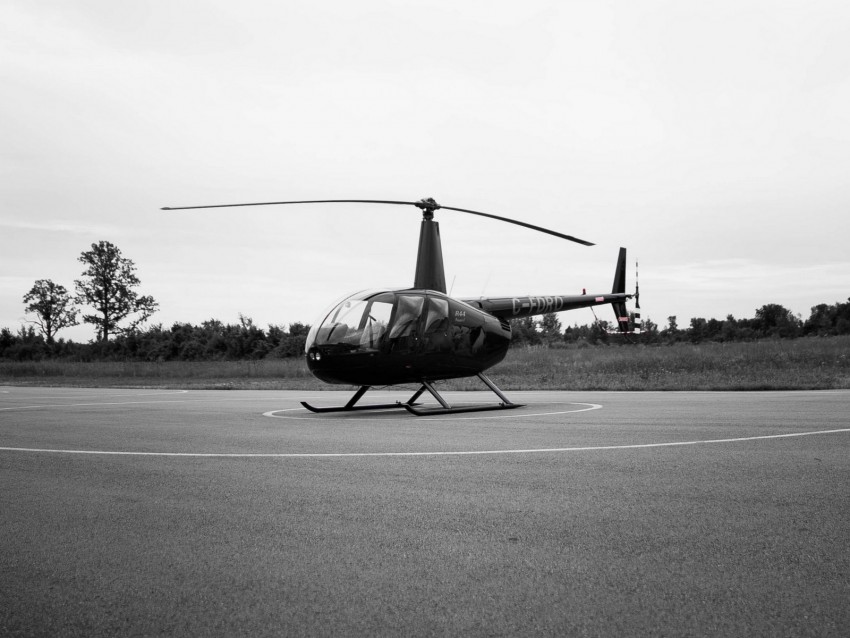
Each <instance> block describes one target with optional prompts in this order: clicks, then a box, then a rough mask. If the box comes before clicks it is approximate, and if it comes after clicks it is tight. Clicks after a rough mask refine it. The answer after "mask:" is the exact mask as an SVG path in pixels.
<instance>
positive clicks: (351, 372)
mask: <svg viewBox="0 0 850 638" xmlns="http://www.w3.org/2000/svg"><path fill="white" fill-rule="evenodd" d="M331 203H333V204H342V203H348V204H389V205H402V206H415V207H417V208H419V209H420V210H421V211H422V221H421V224H420V230H419V247H418V253H417V258H416V270H415V273H414V280H413V287H412V288H406V289H400V290H387V289H369V290H362V291H359V292H356V293H354V294H351V295H349V296H347V297H345V298H344V299H343V300H342V301H339V302H337V303H335V304H334V305H333V306H332V307H331V308H330V309H329V310H326V311H325V312H323V313H322V315H321V316H320V317H319V318H318V320H317V321H316V322H315V323H314V324H313V325H312V327H311V329H310V331H309V333H308V335H307V340H306V344H305V356H306V360H307V367H308V368H309V370H310V372H311V373H312V374H313V375H314V376H316V377H317V378H318V379H320V380H321V381H324V382H326V383H330V384H344V385H354V386H358V388H359V389H358V390H357V391H356V392H355V394H354V396H352V397H351V399H350V400H349V401H348V402H347V403H346V404H345V405H341V406H334V407H317V406H313V405H311V404H309V403H307V402H306V401H302V402H301V404H302V405H303V406H304V407H305V408H306V409H308V410H310V411H312V412H315V413H328V412H352V411H359V410H389V409H395V408H404V409H406V410H407V411H408V412H410V413H411V414H414V415H416V416H425V415H434V414H455V413H459V412H476V411H482V410H505V409H513V408H519V407H522V405H523V404H519V403H514V402H512V401H510V399H508V398H507V397H506V396H505V394H504V393H503V392H502V391H501V390H500V389H499V388H498V387H497V386H496V384H495V383H493V381H492V380H491V379H490V378H489V377H487V376H486V375H485V374H484V372H485V371H486V370H487V369H489V368H491V367H493V366H494V365H496V364H497V363H499V362H500V361H502V360H503V359H504V358H505V355H506V354H507V351H508V347H509V346H510V343H511V326H510V323H509V321H510V320H511V319H521V318H524V317H531V316H534V315H542V314H547V313H551V312H561V311H565V310H574V309H577V308H587V307H591V306H598V305H606V304H610V305H611V306H612V307H613V309H614V313H615V315H616V317H617V324H616V325H617V327H618V329H619V331H620V332H628V328H629V316H628V313H627V312H626V300H628V299H631V298H632V297H634V296H635V295H633V294H631V293H627V292H626V291H625V282H626V249H625V248H620V252H619V256H618V258H617V265H616V268H615V272H614V284H613V288H612V291H611V292H610V293H594V294H588V293H586V292H585V291H582V294H581V295H546V296H522V297H495V298H484V297H481V298H477V299H457V298H454V297H451V296H449V295H448V294H447V292H446V277H445V271H444V266H443V253H442V244H441V242H440V228H439V223H438V222H436V221H435V220H434V213H435V212H436V211H438V210H449V211H456V212H461V213H468V214H471V215H477V216H480V217H487V218H491V219H496V220H499V221H503V222H507V223H510V224H514V225H517V226H522V227H525V228H529V229H531V230H535V231H538V232H541V233H546V234H548V235H553V236H555V237H559V238H561V239H565V240H567V241H571V242H575V243H578V244H582V245H585V246H593V245H594V244H593V243H592V242H589V241H586V240H583V239H579V238H577V237H573V236H571V235H565V234H562V233H559V232H557V231H554V230H549V229H546V228H542V227H540V226H535V225H533V224H528V223H526V222H523V221H519V220H516V219H511V218H509V217H501V216H499V215H493V214H490V213H483V212H480V211H474V210H469V209H465V208H456V207H452V206H442V205H440V204H438V203H437V202H436V201H435V200H434V199H433V198H426V199H421V200H418V201H397V200H379V199H326V200H300V201H281V202H255V203H247V204H213V205H205V206H177V207H163V208H162V210H190V209H200V208H230V207H241V206H274V205H293V204H331ZM464 377H477V378H478V379H480V380H481V381H482V382H483V383H484V385H485V386H487V388H489V389H490V390H491V391H492V392H493V393H494V394H495V395H496V396H497V397H498V399H499V402H498V403H488V404H476V405H452V404H450V403H449V402H448V401H447V400H446V399H445V398H444V397H443V396H442V395H441V394H440V393H439V392H438V391H437V389H436V388H435V387H434V383H435V382H436V381H441V380H446V379H457V378H464ZM400 384H416V385H418V386H419V389H418V390H416V392H415V393H414V394H413V396H411V397H410V399H408V400H407V401H406V402H404V403H402V402H396V403H382V404H371V405H368V404H367V405H362V404H359V403H358V402H359V401H360V399H361V398H362V397H363V395H365V394H366V392H368V391H369V389H370V388H372V387H375V386H391V385H400ZM425 392H428V393H429V394H430V395H431V396H432V397H433V398H434V399H435V400H436V401H437V403H438V404H439V406H428V407H425V406H422V405H421V404H419V403H417V399H419V398H420V397H421V396H422V395H423V394H424V393H425Z"/></svg>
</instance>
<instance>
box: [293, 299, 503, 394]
mask: <svg viewBox="0 0 850 638" xmlns="http://www.w3.org/2000/svg"><path fill="white" fill-rule="evenodd" d="M509 341H510V328H509V327H508V326H507V325H503V324H502V322H500V321H499V320H498V319H496V318H495V317H493V316H491V315H488V314H487V313H485V312H483V311H481V310H479V309H477V308H474V307H473V306H470V305H469V304H467V303H464V302H462V301H460V300H458V299H451V298H450V297H448V296H447V295H445V294H443V293H440V292H436V291H433V290H419V289H416V290H414V289H411V290H396V291H388V290H364V291H361V292H358V293H355V294H353V295H350V296H349V297H346V298H345V299H343V300H342V301H340V302H338V303H337V304H336V305H334V306H333V307H332V308H331V309H330V310H329V311H327V312H325V313H324V314H323V315H322V318H321V319H320V320H319V321H318V322H317V323H315V324H314V325H313V327H312V328H311V329H310V333H309V334H308V335H307V342H306V344H305V346H306V347H305V351H306V354H307V362H308V364H309V367H310V369H311V370H312V371H313V373H314V374H317V376H318V375H321V376H320V378H323V379H326V380H328V379H335V380H336V381H337V382H343V379H344V378H345V377H343V376H341V371H342V370H343V369H349V368H350V367H352V366H357V367H359V366H361V365H363V363H362V359H361V357H367V358H373V357H375V356H378V355H380V357H379V358H380V360H381V361H382V362H383V363H382V366H385V367H382V368H381V369H380V370H379V371H378V372H379V373H380V376H381V378H382V379H383V378H390V379H399V378H402V377H404V376H407V375H411V374H416V372H415V369H416V367H417V364H416V363H415V362H414V360H412V359H410V357H416V356H418V355H423V356H426V357H429V361H430V362H431V363H430V364H429V365H431V366H432V368H434V369H436V370H437V373H436V374H439V375H442V374H443V368H442V367H441V366H445V370H446V371H448V370H449V369H450V368H451V369H452V370H456V367H455V366H457V365H462V366H466V365H469V366H478V365H479V364H478V361H486V362H487V363H488V364H490V363H491V361H492V360H493V359H501V357H503V356H504V353H505V351H506V350H507V347H508V343H509ZM352 357H353V358H352ZM438 360H439V361H438ZM370 365H372V366H373V367H375V368H378V367H379V366H378V365H377V364H375V363H372V364H370ZM445 374H448V372H445Z"/></svg>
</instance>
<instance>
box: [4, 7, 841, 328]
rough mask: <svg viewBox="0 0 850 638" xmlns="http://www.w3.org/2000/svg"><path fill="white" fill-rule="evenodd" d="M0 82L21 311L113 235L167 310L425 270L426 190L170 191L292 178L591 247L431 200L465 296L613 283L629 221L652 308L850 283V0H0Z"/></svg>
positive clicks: (10, 250) (9, 233) (7, 321)
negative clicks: (419, 266) (46, 283)
mask: <svg viewBox="0 0 850 638" xmlns="http://www.w3.org/2000/svg"><path fill="white" fill-rule="evenodd" d="M0 80H2V99H1V100H0V175H2V177H0V326H6V327H10V328H12V329H13V330H17V328H18V326H20V324H21V323H22V321H24V319H25V315H24V304H23V303H22V296H23V295H24V293H26V292H27V291H28V290H29V288H30V287H31V286H32V284H33V282H34V281H35V280H36V279H52V280H53V281H55V282H56V283H60V284H62V285H64V286H66V287H67V288H68V289H69V290H73V287H74V284H73V282H74V279H76V278H79V277H80V274H81V272H82V270H83V266H82V264H80V263H79V262H78V261H77V258H78V257H79V255H80V253H81V252H83V251H84V250H87V249H89V248H90V246H91V244H92V243H94V242H97V241H99V240H103V239H105V240H108V241H111V242H112V243H114V244H116V245H117V246H118V247H119V248H120V249H121V250H122V252H123V254H124V256H125V257H128V258H130V259H132V260H133V261H134V262H135V263H136V266H137V268H138V270H137V275H138V276H139V278H140V279H141V281H142V285H141V287H140V289H139V290H140V292H141V293H142V294H149V295H152V296H153V297H154V298H155V299H156V300H157V301H158V302H159V303H160V306H161V310H160V312H159V313H158V314H157V315H155V316H154V319H153V321H154V322H157V323H158V322H161V323H163V324H164V325H166V326H170V325H171V324H172V323H173V322H176V321H181V322H191V323H200V322H202V321H204V320H205V319H209V318H216V319H220V320H222V321H225V322H228V323H235V322H237V321H238V316H239V314H240V313H241V314H243V315H246V316H249V317H252V318H253V319H254V321H255V322H256V323H258V324H259V325H261V326H265V325H267V324H282V325H287V324H289V323H292V322H295V321H301V322H305V323H311V322H313V321H314V320H315V318H316V316H317V314H318V313H319V312H320V311H321V310H322V309H323V308H324V307H325V306H327V305H328V304H329V303H330V302H331V301H333V300H334V299H336V298H339V297H340V296H342V295H344V294H346V293H348V292H354V291H356V290H360V289H363V288H375V287H405V286H410V285H412V282H413V271H414V266H415V259H416V245H417V241H418V232H419V220H420V214H419V211H418V210H417V209H415V208H413V207H409V208H407V207H398V208H396V207H391V206H364V205H357V206H346V205H313V206H288V207H276V208H272V207H264V208H244V209H223V210H214V211H186V212H164V211H161V210H159V209H160V208H161V207H162V206H181V205H194V204H216V203H233V202H252V201H275V200H287V199H295V200H299V199H343V198H354V199H393V200H417V199H420V198H422V197H434V198H435V199H437V201H438V202H440V203H442V204H445V205H449V206H456V207H460V208H470V209H474V210H480V211H485V212H489V213H493V214H496V215H502V216H508V217H516V218H519V219H522V220H524V221H526V222H529V223H532V224H537V225H540V226H545V227H549V228H553V229H555V230H558V231H560V232H564V233H568V234H572V235H575V236H577V237H581V238H583V239H587V240H590V241H593V242H596V243H597V246H594V247H584V246H580V245H578V244H573V243H570V242H566V241H563V240H559V239H556V238H554V237H551V236H548V235H543V234H539V233H535V232H532V231H530V230H526V229H522V228H517V227H514V226H510V225H507V224H503V223H500V222H497V221H493V220H488V219H481V218H477V217H471V216H467V215H462V214H460V213H454V212H450V211H443V212H438V213H437V220H438V221H439V222H440V225H441V234H442V238H443V251H444V261H445V265H446V279H447V282H448V285H449V286H451V287H452V293H453V294H454V295H456V296H465V297H474V296H480V295H485V296H487V295H521V294H522V295H524V294H573V293H577V292H580V291H581V289H582V288H587V289H588V291H589V292H596V291H606V290H610V287H611V282H612V279H613V274H614V263H615V260H616V255H617V250H618V247H619V246H626V247H627V248H628V249H629V262H630V265H629V288H632V286H633V281H634V279H633V275H634V272H633V271H634V261H635V260H639V262H640V285H641V293H642V295H641V307H642V310H643V315H644V317H649V318H651V319H652V320H653V321H655V322H656V323H657V324H659V326H661V327H664V326H665V325H666V324H667V317H669V316H671V315H676V316H677V317H678V322H679V324H680V326H686V325H687V324H688V323H689V321H690V318H691V317H704V318H712V317H714V318H718V319H722V318H725V317H726V315H728V314H733V315H735V316H736V317H738V318H748V317H752V316H754V314H755V309H756V308H759V307H761V306H763V305H764V304H767V303H779V304H782V305H784V306H786V307H787V308H789V309H791V310H792V311H793V312H795V313H799V314H800V315H802V317H803V318H804V319H805V318H807V317H808V316H809V312H810V308H811V306H813V305H815V304H817V303H835V302H837V301H845V300H847V298H848V297H850V250H848V240H850V221H849V220H850V214H848V213H850V206H848V204H850V179H848V175H850V4H848V3H847V2H846V1H843V0H842V1H836V2H825V1H812V0H809V1H799V2H782V1H776V0H769V1H768V0H765V1H764V2H754V1H751V0H733V1H724V0H721V1H713V2H691V1H682V0H673V1H669V2H660V1H641V2H634V1H632V0H614V1H610V2H568V1H564V0H558V1H551V2H549V1H534V0H530V1H529V0H526V1H525V2H521V3H519V2H494V1H492V0H487V1H483V0H482V1H480V2H479V1H475V2H473V1H463V2H459V1H457V0H448V1H442V0H424V1H410V0H408V1H404V2H398V1H395V2H390V1H383V2H375V1H369V0H363V1H358V2H350V1H330V2H310V3H308V2H286V1H284V2H280V1H275V2H272V1H258V0H241V1H240V2H232V1H227V2H225V1H218V0H213V1H211V0H204V1H201V0H197V1H195V0H163V1H153V0H150V1H147V2H132V3H130V2H115V1H114V0H21V1H19V0H4V2H2V3H0ZM597 314H598V315H599V317H600V318H603V319H609V320H610V319H611V318H612V317H613V315H611V316H610V317H609V314H611V313H610V311H608V310H607V309H597ZM592 320H593V315H592V313H591V311H590V310H579V311H573V312H571V313H564V314H562V315H561V321H562V323H563V324H564V325H572V324H574V323H578V324H585V323H590V322H591V321H592ZM59 336H60V337H63V336H64V337H66V338H73V339H75V340H81V341H86V340H88V339H91V338H93V337H94V330H93V328H92V327H91V326H84V327H77V328H74V329H71V330H65V331H63V332H60V334H59Z"/></svg>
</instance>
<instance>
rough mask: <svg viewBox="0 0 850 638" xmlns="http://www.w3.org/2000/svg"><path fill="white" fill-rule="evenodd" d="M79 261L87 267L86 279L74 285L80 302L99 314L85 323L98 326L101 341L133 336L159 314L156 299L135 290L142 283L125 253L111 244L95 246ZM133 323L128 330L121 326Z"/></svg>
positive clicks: (85, 316)
mask: <svg viewBox="0 0 850 638" xmlns="http://www.w3.org/2000/svg"><path fill="white" fill-rule="evenodd" d="M79 261H80V262H82V263H83V264H85V265H86V269H85V270H84V271H83V279H78V280H76V281H74V284H75V285H76V287H77V297H76V301H77V302H78V303H83V304H88V305H90V306H92V307H93V308H94V310H95V312H96V314H90V315H83V321H85V322H86V323H91V324H94V325H95V326H97V337H98V341H108V340H109V336H110V335H116V334H123V333H127V332H132V331H133V330H135V328H136V327H137V326H138V325H139V324H142V323H144V322H145V321H147V320H148V318H150V316H151V315H152V314H153V313H155V312H156V311H157V309H158V308H159V304H158V303H157V302H156V301H154V298H153V297H151V296H149V295H145V296H139V294H138V293H137V292H136V291H135V290H133V288H135V287H137V286H138V285H139V284H140V283H141V282H140V281H139V278H138V277H136V275H135V271H136V265H135V264H134V263H133V261H132V260H130V259H126V258H124V257H122V256H121V250H120V249H119V248H118V247H117V246H116V245H115V244H112V243H110V242H108V241H100V242H98V243H96V244H92V245H91V250H88V251H85V252H84V253H82V254H81V255H80V257H79ZM125 320H129V321H130V324H129V325H128V326H126V327H123V328H122V327H119V325H118V324H119V323H120V322H122V321H125Z"/></svg>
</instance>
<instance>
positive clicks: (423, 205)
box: [162, 199, 596, 246]
mask: <svg viewBox="0 0 850 638" xmlns="http://www.w3.org/2000/svg"><path fill="white" fill-rule="evenodd" d="M285 204H395V205H401V206H416V207H417V208H419V209H421V210H423V211H425V210H430V211H431V212H433V211H435V210H453V211H457V212H459V213H468V214H470V215H478V216H479V217H489V218H490V219H498V220H499V221H502V222H507V223H508V224H514V225H516V226H523V227H525V228H530V229H531V230H536V231H538V232H541V233H546V234H547V235H553V236H554V237H560V238H561V239H566V240H568V241H573V242H576V243H577V244H582V245H584V246H595V245H596V244H594V243H593V242H589V241H586V240H584V239H579V238H578V237H573V236H572V235H564V234H563V233H559V232H557V231H555V230H549V229H548V228H543V227H542V226H535V225H534V224H528V223H526V222H521V221H519V220H517V219H511V218H510V217H500V216H499V215H492V214H490V213H482V212H480V211H477V210H469V209H467V208H455V207H454V206H441V205H440V204H438V203H437V202H435V201H434V200H433V199H423V200H419V201H418V202H405V201H398V200H391V199H303V200H297V201H286V202H250V203H246V204H208V205H205V206H163V208H162V210H193V209H198V208H236V207H239V206H279V205H285Z"/></svg>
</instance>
